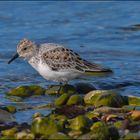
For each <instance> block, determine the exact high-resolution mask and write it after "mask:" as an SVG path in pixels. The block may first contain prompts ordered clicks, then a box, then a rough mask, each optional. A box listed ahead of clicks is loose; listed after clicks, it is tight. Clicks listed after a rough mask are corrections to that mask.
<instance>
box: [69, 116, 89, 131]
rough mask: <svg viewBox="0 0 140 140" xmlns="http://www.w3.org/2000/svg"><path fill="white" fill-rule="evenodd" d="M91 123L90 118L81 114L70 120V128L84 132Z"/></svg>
mask: <svg viewBox="0 0 140 140" xmlns="http://www.w3.org/2000/svg"><path fill="white" fill-rule="evenodd" d="M90 125H91V121H90V119H88V118H87V117H85V116H83V115H79V116H77V117H76V118H74V119H72V120H70V126H69V128H71V129H72V130H77V131H83V132H86V131H87V130H89V126H90Z"/></svg>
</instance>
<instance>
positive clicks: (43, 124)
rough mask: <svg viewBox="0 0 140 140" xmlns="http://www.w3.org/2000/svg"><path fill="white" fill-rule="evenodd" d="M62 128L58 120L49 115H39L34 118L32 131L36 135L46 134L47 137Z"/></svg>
mask: <svg viewBox="0 0 140 140" xmlns="http://www.w3.org/2000/svg"><path fill="white" fill-rule="evenodd" d="M61 130H62V126H61V125H60V123H58V122H57V121H54V120H51V119H49V118H48V117H37V118H35V119H34V120H33V122H32V125H31V131H32V132H33V133H34V134H35V135H45V136H46V137H48V136H50V135H52V134H54V133H57V132H59V131H61Z"/></svg>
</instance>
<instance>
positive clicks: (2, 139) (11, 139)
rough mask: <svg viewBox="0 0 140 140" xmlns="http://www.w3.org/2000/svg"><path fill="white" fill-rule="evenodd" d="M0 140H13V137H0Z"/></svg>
mask: <svg viewBox="0 0 140 140" xmlns="http://www.w3.org/2000/svg"><path fill="white" fill-rule="evenodd" d="M0 140H15V137H11V136H2V137H0Z"/></svg>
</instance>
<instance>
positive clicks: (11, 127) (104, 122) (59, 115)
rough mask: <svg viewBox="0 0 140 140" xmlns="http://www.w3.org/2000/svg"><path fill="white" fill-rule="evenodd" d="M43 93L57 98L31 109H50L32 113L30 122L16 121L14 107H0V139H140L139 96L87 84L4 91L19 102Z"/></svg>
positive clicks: (27, 87) (21, 87) (15, 109)
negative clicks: (47, 111) (42, 112)
mask: <svg viewBox="0 0 140 140" xmlns="http://www.w3.org/2000/svg"><path fill="white" fill-rule="evenodd" d="M45 95H49V96H57V98H56V99H55V100H54V102H52V103H51V104H46V105H42V106H36V107H35V108H38V109H41V108H46V109H48V108H49V109H51V112H50V114H48V115H47V116H45V115H43V114H41V113H38V112H37V113H35V114H34V115H33V116H32V122H31V124H28V123H27V122H25V123H22V124H19V123H17V122H16V120H15V118H14V116H13V114H14V113H16V112H18V111H19V110H18V109H17V108H16V106H12V105H9V106H1V107H0V139H39V140H43V139H70V140H71V139H83V140H84V139H88V140H91V139H95V140H98V139H99V140H106V139H112V140H122V139H127V140H128V139H140V98H137V97H132V96H131V97H130V96H122V95H121V94H119V93H118V92H117V91H116V90H115V89H114V90H96V88H95V87H93V86H91V85H88V84H78V85H76V86H72V85H66V86H62V87H60V86H51V87H49V88H47V89H45V88H42V87H40V86H20V87H17V88H15V89H12V90H10V91H9V92H7V93H6V98H8V99H10V100H13V101H15V102H21V101H22V100H24V99H25V98H28V97H31V96H45ZM29 109H31V108H29Z"/></svg>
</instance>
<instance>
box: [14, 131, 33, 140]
mask: <svg viewBox="0 0 140 140" xmlns="http://www.w3.org/2000/svg"><path fill="white" fill-rule="evenodd" d="M15 138H16V139H17V140H34V139H35V136H34V134H33V133H29V132H26V131H21V132H18V133H16V135H15Z"/></svg>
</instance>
